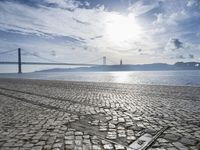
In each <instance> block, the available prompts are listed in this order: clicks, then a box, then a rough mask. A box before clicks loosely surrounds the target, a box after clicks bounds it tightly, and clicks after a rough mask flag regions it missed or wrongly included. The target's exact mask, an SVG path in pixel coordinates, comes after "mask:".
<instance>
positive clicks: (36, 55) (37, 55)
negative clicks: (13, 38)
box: [22, 49, 56, 62]
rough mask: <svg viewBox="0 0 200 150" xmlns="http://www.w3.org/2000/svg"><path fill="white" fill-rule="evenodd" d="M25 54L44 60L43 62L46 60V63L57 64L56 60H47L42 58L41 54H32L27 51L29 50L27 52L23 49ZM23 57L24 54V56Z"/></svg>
mask: <svg viewBox="0 0 200 150" xmlns="http://www.w3.org/2000/svg"><path fill="white" fill-rule="evenodd" d="M22 50H23V51H24V52H25V53H27V54H29V55H31V56H34V57H37V58H40V59H42V60H46V61H49V62H56V61H55V60H52V59H49V58H45V57H42V56H40V55H39V54H37V53H31V52H29V51H27V50H25V49H22ZM22 55H23V54H22Z"/></svg>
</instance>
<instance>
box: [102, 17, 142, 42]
mask: <svg viewBox="0 0 200 150" xmlns="http://www.w3.org/2000/svg"><path fill="white" fill-rule="evenodd" d="M105 31H106V35H107V39H108V40H109V41H111V42H114V43H119V42H125V41H130V40H133V41H135V40H137V39H138V38H139V37H140V33H141V28H140V26H139V25H138V24H137V22H136V21H135V19H134V18H133V17H128V16H122V15H119V14H112V15H109V16H107V23H106V30H105Z"/></svg>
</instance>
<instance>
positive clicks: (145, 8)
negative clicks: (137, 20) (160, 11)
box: [128, 1, 159, 16]
mask: <svg viewBox="0 0 200 150" xmlns="http://www.w3.org/2000/svg"><path fill="white" fill-rule="evenodd" d="M158 6H159V5H158V3H157V2H156V3H152V4H144V2H143V1H137V2H136V3H133V4H132V5H131V6H129V8H128V10H129V11H130V12H131V13H133V14H134V15H135V16H139V15H142V14H145V13H147V12H149V11H151V10H152V9H154V8H156V7H158Z"/></svg>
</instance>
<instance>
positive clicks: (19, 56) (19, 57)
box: [18, 48, 22, 73]
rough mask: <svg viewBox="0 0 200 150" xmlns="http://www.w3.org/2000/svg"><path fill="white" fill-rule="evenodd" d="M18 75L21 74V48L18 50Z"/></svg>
mask: <svg viewBox="0 0 200 150" xmlns="http://www.w3.org/2000/svg"><path fill="white" fill-rule="evenodd" d="M18 73H22V61H21V48H18Z"/></svg>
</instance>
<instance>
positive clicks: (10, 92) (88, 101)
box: [0, 79, 200, 150]
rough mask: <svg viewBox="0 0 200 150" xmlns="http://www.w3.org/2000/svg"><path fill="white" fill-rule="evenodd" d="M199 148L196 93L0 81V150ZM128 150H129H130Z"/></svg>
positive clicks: (193, 90) (144, 87) (187, 89)
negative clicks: (137, 144) (143, 141)
mask: <svg viewBox="0 0 200 150" xmlns="http://www.w3.org/2000/svg"><path fill="white" fill-rule="evenodd" d="M166 126H169V128H167V129H166V130H165V131H164V132H163V133H161V135H160V136H158V138H156V139H155V141H154V142H153V143H152V144H151V145H150V146H149V147H148V149H149V150H199V149H200V88H198V87H170V86H153V85H127V84H114V83H113V84H111V83H90V82H66V81H42V80H22V79H18V80H17V79H0V149H2V150H7V149H9V150H10V149H11V150H25V149H27V150H28V149H32V150H42V149H44V150H49V149H54V150H59V149H61V150H88V149H91V150H100V149H106V150H109V149H111V150H112V149H116V150H125V149H130V145H131V144H132V143H134V141H136V140H138V139H139V138H141V136H143V135H145V134H149V135H150V136H152V137H155V136H156V135H157V133H159V131H161V130H162V129H163V127H166ZM130 150H131V149H130Z"/></svg>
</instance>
